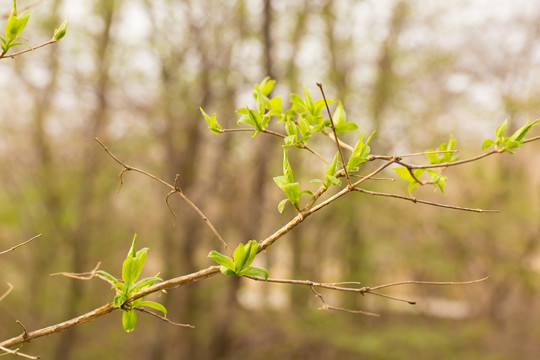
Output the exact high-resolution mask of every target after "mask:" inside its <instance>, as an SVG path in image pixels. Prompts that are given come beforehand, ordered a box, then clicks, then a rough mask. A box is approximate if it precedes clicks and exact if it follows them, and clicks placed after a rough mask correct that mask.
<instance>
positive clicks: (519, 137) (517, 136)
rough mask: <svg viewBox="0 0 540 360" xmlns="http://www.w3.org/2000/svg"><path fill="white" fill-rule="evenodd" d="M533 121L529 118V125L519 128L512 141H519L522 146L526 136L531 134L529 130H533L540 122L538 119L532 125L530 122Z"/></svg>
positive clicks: (511, 138)
mask: <svg viewBox="0 0 540 360" xmlns="http://www.w3.org/2000/svg"><path fill="white" fill-rule="evenodd" d="M530 121H531V119H530V118H529V120H527V123H526V124H525V125H523V126H522V127H521V128H519V129H518V130H517V131H516V132H515V133H514V134H513V135H512V136H511V137H510V140H511V141H517V142H518V143H519V144H521V143H522V142H523V138H524V137H525V135H527V133H528V132H529V130H531V128H532V127H533V126H535V125H536V123H538V121H540V118H538V119H536V120H535V121H533V122H532V123H530V124H529V122H530ZM516 147H519V146H516Z"/></svg>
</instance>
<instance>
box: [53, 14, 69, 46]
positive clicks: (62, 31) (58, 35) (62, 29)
mask: <svg viewBox="0 0 540 360" xmlns="http://www.w3.org/2000/svg"><path fill="white" fill-rule="evenodd" d="M68 25H69V19H68V18H67V17H66V19H65V20H64V22H63V23H62V24H60V26H59V27H58V29H55V30H54V35H53V39H54V40H55V41H59V40H60V39H62V38H63V37H64V36H66V31H67V27H68Z"/></svg>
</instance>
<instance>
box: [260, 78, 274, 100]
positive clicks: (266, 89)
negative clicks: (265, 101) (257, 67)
mask: <svg viewBox="0 0 540 360" xmlns="http://www.w3.org/2000/svg"><path fill="white" fill-rule="evenodd" d="M275 84H276V80H272V79H270V76H267V77H265V78H264V79H263V81H261V83H260V84H259V90H260V91H261V93H262V94H263V95H264V96H268V95H269V94H270V93H271V92H272V90H273V89H274V85H275Z"/></svg>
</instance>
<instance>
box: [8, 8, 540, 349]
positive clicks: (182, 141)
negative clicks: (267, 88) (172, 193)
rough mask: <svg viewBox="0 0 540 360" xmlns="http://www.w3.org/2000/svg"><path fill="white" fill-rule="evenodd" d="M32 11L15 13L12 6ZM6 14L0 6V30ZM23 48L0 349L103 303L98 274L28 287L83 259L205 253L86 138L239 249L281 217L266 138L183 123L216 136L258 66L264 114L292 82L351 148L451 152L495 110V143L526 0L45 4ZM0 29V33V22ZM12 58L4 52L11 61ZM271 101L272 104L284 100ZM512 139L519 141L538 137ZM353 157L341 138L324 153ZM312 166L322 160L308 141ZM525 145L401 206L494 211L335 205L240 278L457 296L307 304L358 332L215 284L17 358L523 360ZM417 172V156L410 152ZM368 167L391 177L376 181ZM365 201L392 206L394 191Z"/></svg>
mask: <svg viewBox="0 0 540 360" xmlns="http://www.w3.org/2000/svg"><path fill="white" fill-rule="evenodd" d="M31 3H33V2H32V1H22V0H20V1H19V2H18V5H19V7H23V6H24V5H29V4H31ZM11 4H12V2H11V1H10V0H0V14H2V15H1V16H2V24H4V23H5V21H6V16H5V15H7V13H9V10H10V7H11ZM33 10H34V13H33V15H32V17H31V18H30V22H29V24H28V26H27V30H26V31H25V33H23V37H25V38H26V39H27V41H28V42H29V43H30V44H32V45H37V44H39V43H41V42H44V41H47V40H48V39H49V38H50V36H52V33H53V30H54V28H55V27H57V26H58V25H59V24H60V23H61V22H62V21H63V19H64V17H65V16H69V18H70V25H69V28H68V33H67V35H66V37H65V38H64V39H63V40H62V41H61V42H60V43H58V44H56V45H53V46H48V47H46V48H43V49H39V50H37V51H34V52H31V53H29V54H26V55H24V56H21V57H17V58H15V59H3V60H0V88H1V90H0V91H1V97H2V110H3V111H2V112H1V113H0V184H1V185H0V250H3V249H7V248H9V247H10V246H13V245H15V244H17V243H20V242H22V241H23V240H26V239H28V238H30V237H32V236H33V235H36V234H38V233H42V234H43V236H42V237H41V238H39V239H37V240H35V241H34V242H33V243H31V244H29V245H27V246H24V247H22V248H19V249H17V250H16V251H14V252H11V253H9V254H6V255H3V256H2V258H1V266H0V283H1V284H3V285H0V292H2V293H3V291H4V288H7V285H5V283H6V282H10V283H12V284H13V285H14V290H13V291H12V292H11V293H10V294H9V296H8V297H7V298H5V299H4V300H3V301H2V302H1V303H0V324H1V325H0V339H1V340H5V339H7V338H10V337H13V336H16V335H18V334H20V332H21V329H20V327H19V326H18V325H17V324H16V323H15V320H19V321H21V322H22V323H23V324H24V325H25V326H26V328H27V329H28V330H34V329H38V328H42V327H45V326H48V325H52V324H55V323H58V322H62V321H64V320H67V319H69V318H72V317H74V316H76V315H79V314H82V313H84V312H87V311H89V310H92V309H94V308H95V307H98V306H100V305H102V304H104V303H106V302H110V301H112V298H113V296H114V293H113V291H112V290H111V289H110V287H109V285H108V284H106V283H104V282H101V281H99V280H92V281H77V280H73V279H69V278H65V277H59V276H56V277H50V276H49V274H51V273H56V272H84V271H89V270H91V269H92V268H93V267H94V266H95V265H96V264H97V262H98V261H101V262H102V265H101V268H102V269H104V270H106V271H108V272H110V273H113V274H115V275H118V276H119V275H120V272H121V262H122V261H123V258H124V257H125V254H126V252H127V250H128V248H129V246H130V243H131V239H132V237H133V234H134V233H137V234H138V235H139V238H138V246H139V247H143V246H144V247H149V248H150V251H149V256H148V262H147V266H146V270H145V274H144V275H146V276H152V275H154V274H155V273H157V272H158V271H160V272H161V274H162V277H163V278H171V277H175V276H179V275H182V274H187V273H189V272H192V271H196V270H199V269H202V268H205V267H208V266H210V265H212V264H213V263H212V261H211V260H210V259H208V258H207V254H208V252H209V251H210V250H213V249H215V250H218V251H222V250H221V248H220V246H219V244H218V242H217V241H216V239H215V238H214V237H213V235H212V234H211V232H210V231H209V229H208V228H207V227H206V226H205V225H204V223H203V221H202V220H201V219H200V218H199V217H197V216H196V214H194V212H193V211H192V210H191V209H190V208H188V206H187V205H186V204H185V203H182V202H181V201H180V200H179V199H176V198H175V199H174V200H172V201H171V203H172V207H173V208H174V210H175V212H176V215H177V223H176V226H173V217H172V216H171V214H170V212H169V210H168V209H167V206H166V204H165V201H164V199H165V196H166V194H167V192H168V189H167V188H165V187H163V186H162V185H160V184H158V183H157V182H154V181H152V180H151V179H149V178H145V177H143V176H141V175H140V174H135V173H127V174H125V177H124V179H125V184H124V186H123V188H122V189H121V191H120V192H119V193H117V192H116V191H117V188H118V185H119V181H118V173H119V172H120V170H121V169H120V167H119V166H118V164H116V163H114V162H113V161H112V160H111V159H110V158H109V157H108V156H107V155H106V154H105V152H104V151H103V150H102V149H101V148H100V147H99V145H98V144H97V143H96V142H95V141H94V140H93V139H94V138H95V137H99V138H100V139H101V140H102V141H104V142H105V143H106V144H107V145H108V146H109V148H110V149H111V151H113V152H114V153H115V154H116V155H117V156H118V157H119V158H120V159H122V160H123V161H125V162H126V163H127V164H130V165H132V166H136V167H139V168H142V169H145V170H147V171H149V172H151V173H153V174H155V175H157V176H159V177H162V178H163V179H165V180H167V181H169V182H171V183H172V182H173V181H174V177H175V174H177V173H178V174H180V185H181V186H182V189H183V191H184V192H185V193H186V194H187V195H188V197H190V198H191V199H192V200H193V201H194V202H195V203H196V204H197V205H198V206H199V207H200V208H201V209H202V210H203V211H204V212H205V213H206V215H207V216H208V217H209V218H210V219H211V220H212V221H213V223H214V225H215V226H216V228H217V229H218V230H219V232H220V233H221V235H222V236H223V237H224V238H225V240H226V241H227V242H228V243H229V245H230V246H231V247H233V248H234V247H236V245H237V244H238V243H240V242H243V243H245V242H246V241H247V240H249V239H259V240H260V239H263V238H265V237H267V236H268V235H270V234H272V233H273V232H274V231H275V230H277V229H278V228H279V227H281V226H282V225H283V224H285V223H286V222H287V221H288V220H289V219H290V218H292V216H294V213H293V211H292V210H291V208H289V207H287V209H286V210H285V211H284V213H283V214H279V213H278V211H277V204H278V202H279V201H280V200H281V198H282V197H283V194H282V192H281V190H280V189H279V188H278V187H277V186H275V184H274V183H273V181H272V177H273V176H278V175H280V174H281V171H282V170H281V162H282V150H281V141H280V139H277V138H272V137H269V136H264V135H258V136H257V137H255V138H254V139H252V138H251V137H250V136H249V133H232V134H220V135H217V134H213V133H211V132H210V131H209V130H208V129H207V125H206V123H205V122H204V120H203V118H202V116H201V114H200V112H199V106H202V107H203V108H204V109H205V110H206V112H207V113H209V114H212V113H214V112H216V113H217V118H218V121H219V122H220V123H221V124H222V125H223V126H224V127H228V128H232V127H235V126H236V121H237V118H238V116H237V114H235V113H234V111H235V110H236V109H237V108H240V107H243V106H245V105H250V106H252V105H253V104H254V100H253V98H252V94H251V89H252V87H253V84H255V83H257V82H259V81H261V80H262V79H263V78H264V77H265V76H267V75H269V76H271V77H272V78H275V79H276V80H277V85H276V87H275V89H274V91H273V96H282V98H283V101H284V104H287V102H288V96H289V94H290V93H291V92H293V93H298V94H302V91H303V90H302V85H303V84H305V85H306V86H307V87H308V89H310V90H311V92H312V94H313V96H314V97H315V98H319V95H318V89H317V87H316V85H315V83H316V82H322V83H323V84H324V86H325V90H326V94H327V96H328V97H329V98H336V99H340V100H342V101H343V104H344V107H345V110H346V111H347V119H348V120H349V121H354V122H356V123H357V124H358V125H359V128H360V130H362V131H364V130H365V131H367V132H368V133H370V132H371V131H373V130H376V132H377V133H376V134H377V135H376V137H375V138H374V140H373V141H372V153H375V154H394V153H406V152H418V151H423V150H425V149H427V148H431V147H437V146H438V145H439V144H440V143H441V142H446V141H447V140H448V137H449V134H453V135H454V136H455V138H456V139H457V141H458V148H459V149H460V152H459V156H460V158H462V159H464V158H467V157H470V156H474V155H477V154H479V153H480V152H481V145H482V141H483V140H484V139H485V138H487V137H491V138H492V137H493V136H494V132H495V128H496V126H497V125H498V124H500V123H502V122H503V121H504V119H505V118H507V117H509V118H510V130H509V131H513V130H515V129H517V128H518V127H519V126H521V125H522V124H523V123H525V122H526V121H527V118H528V116H530V117H531V118H532V119H536V118H538V117H540V83H539V82H538V79H539V78H540V3H538V2H534V1H525V0H497V1H488V0H468V1H465V0H455V1H427V0H410V1H403V0H377V1H375V0H371V1H369V0H365V1H355V0H340V1H332V0H310V1H307V0H287V1H285V0H239V1H233V0H227V1H217V0H213V1H208V0H197V1H196V0H191V1H177V0H175V1H172V0H170V1H169V0H152V1H150V0H146V1H145V0H130V1H121V0H69V1H68V0H64V1H62V0H45V1H40V2H38V4H37V6H35V7H34V8H33ZM2 26H3V25H2ZM21 48H22V47H21ZM284 106H286V105H284ZM538 134H539V130H538V129H533V131H532V133H531V135H530V136H531V137H532V136H535V135H538ZM346 140H348V141H349V142H351V143H353V142H354V141H355V139H354V138H346ZM313 141H314V144H315V145H314V146H317V147H318V149H320V152H321V153H322V154H324V155H325V156H326V157H327V158H330V157H331V156H332V155H333V153H334V152H335V148H334V147H333V145H332V144H331V143H329V142H328V141H327V139H323V138H322V137H317V138H314V139H313ZM539 149H540V145H539V144H537V143H531V144H527V146H526V147H525V148H523V149H519V150H518V151H517V154H516V155H513V156H511V155H508V154H504V155H501V156H493V157H489V158H486V159H485V160H483V161H481V162H476V163H470V164H467V165H464V166H460V167H457V168H450V169H448V170H447V171H446V172H445V174H446V175H447V176H448V185H447V188H446V190H447V195H442V194H441V193H440V192H437V193H434V192H433V189H432V188H426V189H419V190H418V191H416V192H415V193H414V195H415V196H417V197H419V198H423V199H427V200H432V201H438V202H444V203H448V204H452V205H461V206H466V207H472V208H484V209H500V210H501V212H500V213H498V214H477V213H465V212H458V211H453V210H446V209H440V208H434V207H428V206H424V205H420V204H412V203H409V202H402V201H400V200H396V199H386V198H373V197H368V196H367V195H362V194H351V195H350V196H347V197H345V198H342V199H340V200H339V201H337V202H335V203H333V204H332V206H330V207H328V208H325V209H324V210H322V211H321V212H320V213H318V214H316V215H314V216H311V217H310V218H308V219H307V220H306V221H305V222H304V223H303V224H302V225H300V226H299V227H298V228H297V229H295V230H294V231H293V232H291V233H289V234H287V235H286V236H285V237H283V238H282V239H280V240H279V241H278V242H277V243H275V244H274V245H273V246H272V247H271V248H269V252H268V254H263V255H260V256H259V257H258V259H257V261H258V265H260V266H265V267H267V268H268V269H269V270H270V275H271V276H272V277H287V278H294V279H310V280H313V281H319V282H325V281H326V282H338V281H360V282H362V283H363V284H364V285H368V286H374V285H379V284H383V283H387V282H393V281H402V280H425V281H467V280H473V279H478V278H481V277H484V276H490V278H489V280H488V281H486V282H483V283H480V284H476V285H468V286H454V287H435V286H416V285H406V286H401V287H396V288H392V289H388V290H387V291H386V293H387V294H390V295H394V296H404V297H407V298H411V299H415V300H417V301H418V304H417V305H415V306H411V305H408V304H406V303H399V302H395V301H391V300H388V299H383V298H378V297H373V296H369V295H366V296H354V295H344V294H336V293H329V292H327V291H326V292H323V293H324V294H325V296H326V300H327V301H328V302H329V303H331V304H332V305H335V306H342V307H347V308H350V309H360V310H366V311H373V312H378V313H380V314H381V315H382V316H381V317H380V318H369V317H366V316H362V315H353V314H347V313H341V312H331V311H329V312H325V311H319V310H317V308H318V307H319V306H320V302H319V301H318V300H317V299H316V298H315V297H314V296H313V293H312V292H311V291H310V290H309V288H307V287H306V288H304V287H292V286H290V285H278V284H260V283H257V284H255V283H252V282H250V281H248V280H244V279H238V278H225V277H222V276H216V277H213V278H210V279H207V280H205V281H200V282H198V283H194V284H191V285H188V286H184V287H181V288H178V289H171V290H169V291H168V294H167V295H163V296H161V298H159V299H158V301H160V302H162V303H164V304H165V305H166V306H167V308H168V310H169V315H168V317H169V318H170V319H171V320H173V321H177V322H182V323H190V324H193V325H195V326H196V329H187V328H178V327H173V326H170V325H168V324H165V323H163V322H161V321H159V320H157V319H155V318H150V317H148V316H139V322H138V325H137V328H136V330H135V331H134V332H133V333H130V334H126V333H125V332H124V331H123V329H122V324H121V314H120V312H115V313H112V314H111V315H108V316H106V317H103V318H100V319H97V320H95V321H93V322H91V323H89V324H85V325H81V326H78V327H75V328H72V329H70V330H68V331H65V332H63V333H59V334H56V335H54V336H49V337H47V338H41V339H37V340H35V341H33V342H32V343H31V344H26V345H24V347H23V348H22V350H23V351H24V352H26V353H30V354H36V355H40V356H41V357H42V358H44V359H96V358H101V359H128V358H129V359H237V358H240V357H243V358H249V359H276V358H282V359H412V358H414V359H455V358H459V359H536V358H537V357H538V354H539V353H540V341H539V339H540V301H539V300H540V292H539V279H540V243H539V239H540V223H539V221H538V218H539V214H540V194H539V189H540V186H539V185H540V166H539V165H538V164H540V151H539ZM289 158H290V160H291V163H292V165H293V169H294V172H295V178H296V179H298V180H299V181H300V183H301V187H302V188H310V189H315V188H316V184H310V183H309V179H311V178H314V177H321V176H322V174H323V171H324V170H323V166H322V164H321V163H319V162H317V161H316V159H314V158H313V156H312V155H311V154H309V153H308V152H302V151H300V150H294V149H293V150H291V151H290V152H289ZM416 161H420V162H422V163H424V162H425V160H422V159H418V160H416ZM383 176H387V177H390V176H391V177H395V174H394V173H393V171H391V170H389V171H388V172H386V173H385V174H384V175H383ZM366 186H367V188H369V189H372V190H377V191H387V192H393V193H399V194H403V195H406V194H407V184H406V183H405V182H402V181H395V182H390V181H374V182H371V183H369V184H367V185H366Z"/></svg>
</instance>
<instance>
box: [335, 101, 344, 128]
mask: <svg viewBox="0 0 540 360" xmlns="http://www.w3.org/2000/svg"><path fill="white" fill-rule="evenodd" d="M345 117H346V114H345V109H344V108H343V104H342V103H341V101H340V102H339V104H338V106H337V108H336V110H335V111H334V116H332V119H333V120H334V125H335V126H336V127H337V126H338V125H340V124H342V123H344V122H345Z"/></svg>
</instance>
